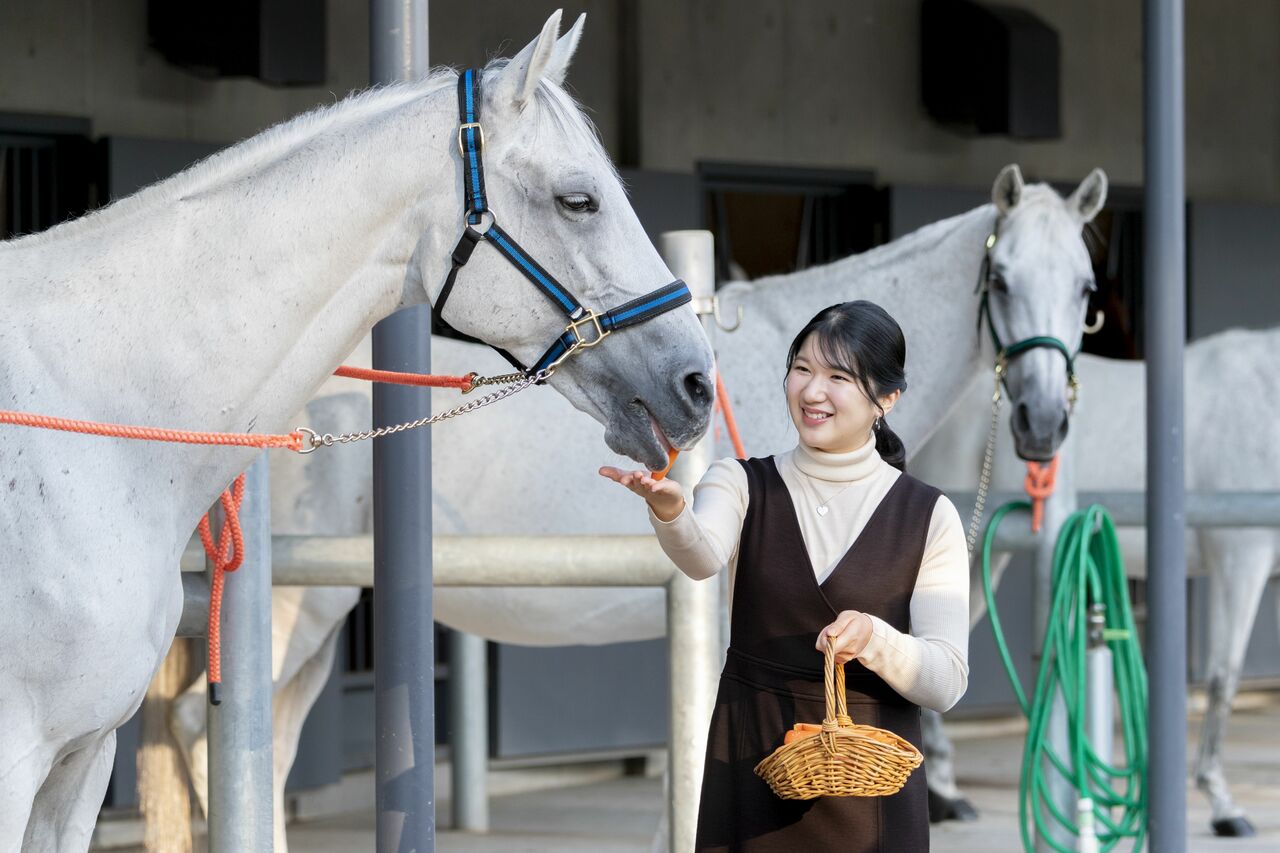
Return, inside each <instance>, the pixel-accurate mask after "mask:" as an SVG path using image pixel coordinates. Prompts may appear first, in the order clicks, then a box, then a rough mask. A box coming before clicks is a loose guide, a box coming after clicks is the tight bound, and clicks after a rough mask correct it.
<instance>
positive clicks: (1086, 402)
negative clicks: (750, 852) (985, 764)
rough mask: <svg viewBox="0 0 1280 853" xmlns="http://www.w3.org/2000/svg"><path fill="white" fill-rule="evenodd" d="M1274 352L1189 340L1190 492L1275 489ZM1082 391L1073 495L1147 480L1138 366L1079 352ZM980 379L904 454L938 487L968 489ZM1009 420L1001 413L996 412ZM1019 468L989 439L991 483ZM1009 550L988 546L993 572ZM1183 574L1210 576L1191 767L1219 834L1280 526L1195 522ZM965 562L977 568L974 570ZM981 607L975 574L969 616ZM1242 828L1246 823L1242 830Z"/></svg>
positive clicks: (1131, 531)
mask: <svg viewBox="0 0 1280 853" xmlns="http://www.w3.org/2000/svg"><path fill="white" fill-rule="evenodd" d="M1278 358H1280V328H1275V329H1269V330H1264V331H1246V330H1241V329H1235V330H1230V331H1226V332H1221V333H1219V334H1216V335H1212V336H1210V337H1207V338H1203V339H1201V340H1198V341H1196V342H1194V343H1192V344H1190V345H1189V346H1188V347H1187V350H1186V356H1185V380H1186V394H1185V408H1186V411H1185V413H1184V424H1185V429H1186V433H1185V434H1186V444H1185V447H1186V456H1185V462H1186V484H1187V489H1188V490H1189V491H1194V492H1222V491H1278V490H1280V433H1278V432H1277V430H1276V429H1275V428H1274V426H1272V425H1274V424H1275V423H1277V422H1280V380H1277V377H1276V376H1275V374H1274V372H1273V371H1272V370H1270V369H1269V366H1270V365H1272V364H1274V363H1275V362H1276V360H1277V359H1278ZM1077 371H1078V373H1079V375H1080V379H1081V386H1082V391H1081V399H1080V404H1079V405H1078V406H1077V408H1076V411H1075V413H1074V415H1073V416H1072V424H1071V429H1072V431H1073V433H1074V439H1073V440H1074V448H1075V453H1074V455H1073V458H1072V460H1071V462H1070V464H1071V465H1072V466H1073V467H1074V468H1075V482H1076V487H1077V488H1078V489H1081V490H1084V491H1133V490H1135V489H1138V490H1140V489H1142V488H1143V486H1144V484H1145V483H1146V464H1147V457H1146V410H1145V401H1146V369H1145V365H1144V364H1143V363H1142V362H1140V361H1115V360H1111V359H1104V358H1098V357H1096V356H1087V355H1086V356H1081V357H1080V358H1079V360H1078V364H1077ZM990 405H991V404H990V385H989V382H985V381H983V382H978V383H977V384H976V385H975V387H974V388H973V389H971V391H970V392H969V393H968V394H967V395H966V398H965V400H964V402H963V403H961V405H960V406H959V407H958V408H957V409H956V411H955V412H954V413H953V414H952V416H951V417H950V418H949V419H948V420H947V422H946V423H945V424H944V425H943V427H942V428H941V429H940V430H939V431H938V434H937V435H936V436H935V437H934V439H933V440H932V441H930V442H929V443H928V444H927V445H925V447H923V448H922V449H921V451H920V452H919V454H917V455H916V456H915V457H913V458H912V461H911V466H912V472H913V473H914V474H915V475H916V476H919V477H922V478H924V479H926V480H927V481H928V482H930V483H934V484H936V485H938V486H939V487H941V488H947V489H957V490H966V489H972V488H973V487H974V485H975V484H976V483H977V481H978V475H979V472H980V469H981V462H982V453H983V448H984V446H985V444H986V431H987V426H988V422H989V419H990ZM1003 417H1004V419H1005V420H1007V419H1008V409H1007V408H1006V409H1004V410H1003ZM1024 474H1025V470H1024V468H1023V465H1022V463H1021V461H1020V460H1019V459H1018V458H1017V456H1016V455H1015V454H1014V453H1013V449H1012V447H1011V446H1010V445H1009V443H1008V442H1000V443H999V444H997V455H996V461H995V464H994V472H993V478H992V488H993V489H995V490H997V491H1006V492H1017V491H1020V490H1021V489H1022V479H1023V476H1024ZM1119 538H1120V543H1121V547H1122V551H1123V556H1124V561H1125V568H1126V572H1127V573H1128V574H1129V575H1130V576H1131V577H1144V576H1145V575H1146V572H1147V570H1148V567H1147V562H1146V532H1145V529H1143V528H1121V529H1120V531H1119ZM1009 558H1010V555H1009V554H1007V553H997V554H993V557H992V574H993V580H994V581H995V582H996V583H999V579H1000V577H1001V575H1002V574H1003V572H1004V569H1005V568H1006V567H1007V565H1008V561H1009ZM1187 561H1188V562H1187V572H1188V574H1190V575H1197V574H1204V575H1207V576H1208V579H1209V614H1208V616H1209V619H1208V629H1209V649H1208V672H1207V675H1208V681H1209V690H1208V696H1209V708H1208V713H1207V714H1206V718H1205V724H1204V730H1203V732H1202V735H1201V744H1200V752H1199V756H1198V759H1197V763H1196V770H1195V774H1196V782H1197V785H1198V786H1199V787H1200V788H1201V790H1203V791H1204V792H1205V793H1206V795H1207V796H1208V797H1209V799H1210V803H1211V805H1212V814H1213V822H1214V824H1215V828H1216V829H1218V830H1219V832H1221V833H1226V834H1236V833H1237V832H1238V831H1240V830H1241V829H1242V827H1241V826H1240V825H1239V824H1238V823H1236V821H1237V820H1239V819H1243V817H1244V813H1243V810H1241V809H1240V808H1239V807H1238V806H1236V804H1235V803H1234V801H1233V800H1232V798H1231V795H1230V792H1229V790H1228V788H1227V782H1226V778H1225V776H1224V774H1223V771H1222V758H1221V747H1222V739H1223V737H1224V736H1225V732H1226V726H1227V721H1228V717H1229V715H1230V712H1231V701H1232V698H1233V696H1234V695H1235V693H1236V690H1237V688H1238V686H1239V680H1240V672H1241V667H1242V665H1243V660H1244V654H1245V651H1246V648H1247V645H1248V640H1249V636H1250V634H1251V633H1252V629H1253V623H1254V618H1255V616H1256V614H1257V610H1258V605H1259V603H1260V601H1261V598H1262V592H1263V588H1264V587H1265V585H1266V582H1267V580H1268V578H1270V577H1271V576H1272V575H1273V574H1274V573H1275V572H1277V571H1280V529H1276V528H1258V527H1251V528H1222V527H1202V528H1195V529H1189V530H1188V531H1187ZM975 568H977V567H976V566H975ZM985 612H986V600H985V598H984V596H983V593H982V581H981V576H980V574H979V573H978V572H976V571H975V573H974V576H973V578H972V586H971V596H970V618H971V622H972V623H973V624H977V622H979V621H980V620H981V618H982V616H983V614H985ZM925 725H926V728H928V729H929V730H930V734H929V735H928V737H926V743H927V744H931V747H930V748H929V749H927V750H926V753H927V754H928V758H929V759H930V762H931V763H930V765H929V772H930V776H929V781H930V786H931V787H934V788H935V789H936V790H938V791H939V792H940V793H943V794H944V796H946V797H948V798H954V797H956V796H959V792H958V790H957V789H956V788H955V786H954V784H953V780H954V776H955V774H954V768H953V767H952V766H951V763H950V748H949V744H948V743H947V742H946V735H945V733H944V732H943V730H942V722H941V718H940V716H939V715H937V714H934V713H932V712H926V714H925ZM1246 831H1247V830H1246Z"/></svg>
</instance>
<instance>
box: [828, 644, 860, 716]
mask: <svg viewBox="0 0 1280 853" xmlns="http://www.w3.org/2000/svg"><path fill="white" fill-rule="evenodd" d="M823 658H824V659H825V664H826V665H825V666H823V668H822V680H823V687H824V688H826V698H827V716H826V718H825V719H823V721H822V728H823V730H824V731H830V730H833V729H836V728H838V727H841V726H852V725H853V719H852V718H851V717H850V716H849V702H848V698H847V697H846V696H845V686H844V664H839V663H836V650H835V646H834V645H833V644H832V639H831V637H827V648H826V649H825V650H824V651H823Z"/></svg>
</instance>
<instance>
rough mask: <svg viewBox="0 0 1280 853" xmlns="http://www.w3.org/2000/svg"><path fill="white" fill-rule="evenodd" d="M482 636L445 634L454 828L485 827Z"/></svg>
mask: <svg viewBox="0 0 1280 853" xmlns="http://www.w3.org/2000/svg"><path fill="white" fill-rule="evenodd" d="M486 663H487V662H486V660H485V641H484V638H483V637H477V636H476V635H475V634H468V633H466V632H464V631H452V632H450V634H449V723H450V726H449V728H450V732H449V744H450V747H451V749H450V756H451V759H452V764H453V774H452V776H451V787H452V799H453V828H454V829H462V830H466V831H467V832H488V831H489V790H488V776H489V691H488V689H487V688H488V679H487V677H486V674H487V673H488V666H487V665H486Z"/></svg>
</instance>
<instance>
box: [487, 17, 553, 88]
mask: <svg viewBox="0 0 1280 853" xmlns="http://www.w3.org/2000/svg"><path fill="white" fill-rule="evenodd" d="M559 32H560V10H559V9H556V10H555V11H554V12H552V13H551V17H550V18H547V22H546V23H545V24H543V25H542V32H541V33H539V34H538V37H537V38H536V39H534V40H533V41H531V42H529V43H528V44H527V45H525V47H524V50H522V51H520V52H519V53H517V54H516V55H515V57H514V58H513V59H512V60H511V61H510V62H508V63H507V64H506V65H505V66H504V67H503V68H502V70H501V71H500V72H498V79H497V80H496V81H495V82H494V84H493V87H492V88H491V89H490V92H491V94H492V97H493V99H494V101H495V103H497V104H498V106H500V107H505V106H507V105H511V106H513V107H515V108H516V110H517V111H518V110H522V109H524V105H525V104H527V103H529V99H530V98H532V97H533V93H534V91H535V90H536V89H537V88H538V81H539V80H541V79H542V76H543V74H545V73H546V70H547V64H548V63H549V62H550V61H551V55H552V52H553V51H554V50H555V47H556V36H557V35H558V34H559Z"/></svg>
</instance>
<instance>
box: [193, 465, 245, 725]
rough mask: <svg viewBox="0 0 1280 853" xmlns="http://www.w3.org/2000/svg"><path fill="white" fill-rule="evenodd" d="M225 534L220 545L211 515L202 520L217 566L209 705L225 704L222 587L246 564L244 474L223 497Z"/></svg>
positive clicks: (212, 606)
mask: <svg viewBox="0 0 1280 853" xmlns="http://www.w3.org/2000/svg"><path fill="white" fill-rule="evenodd" d="M220 501H221V503H222V516H223V521H222V530H221V531H219V532H218V543H217V545H216V546H215V545H214V542H213V533H212V532H211V531H210V529H209V514H208V513H205V516H204V518H202V519H200V527H199V528H198V529H199V531H200V542H201V544H203V545H204V552H205V554H206V555H207V556H208V558H209V562H210V563H212V564H213V580H212V581H211V582H210V584H209V628H208V637H209V703H210V704H212V705H220V704H222V691H221V688H222V584H223V581H224V577H223V576H224V575H225V574H226V573H227V572H234V571H235V570H236V569H238V568H240V564H241V563H243V562H244V535H243V534H242V533H241V531H240V504H241V503H242V502H243V501H244V474H241V475H240V476H239V477H236V481H235V483H233V484H232V486H231V488H229V489H227V490H226V491H225V492H223V493H222V498H221V499H220Z"/></svg>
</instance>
